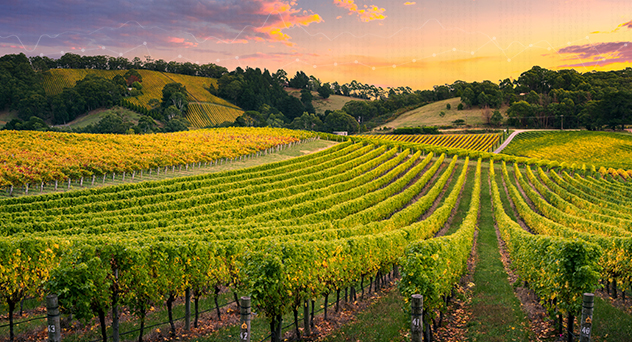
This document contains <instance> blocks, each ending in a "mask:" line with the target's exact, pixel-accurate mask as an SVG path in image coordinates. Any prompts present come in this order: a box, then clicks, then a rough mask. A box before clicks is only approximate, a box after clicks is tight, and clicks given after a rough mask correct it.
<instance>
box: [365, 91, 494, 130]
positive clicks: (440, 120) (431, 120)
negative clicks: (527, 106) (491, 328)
mask: <svg viewBox="0 0 632 342" xmlns="http://www.w3.org/2000/svg"><path fill="white" fill-rule="evenodd" d="M459 103H461V98H458V97H457V98H452V99H447V100H443V101H437V102H433V103H430V104H427V105H425V106H422V107H419V108H417V109H413V110H411V111H409V112H406V113H403V114H401V115H400V116H398V117H397V118H396V119H395V120H393V121H391V122H387V123H385V124H383V125H381V126H378V127H377V128H376V129H379V128H382V127H392V128H399V127H417V126H449V125H451V124H452V121H454V120H458V119H462V120H465V122H466V124H467V125H470V126H482V125H483V119H482V116H481V114H482V110H481V109H480V108H478V107H473V108H471V109H464V110H457V107H458V105H459ZM447 104H450V107H451V108H450V109H447V108H446V107H447V106H446V105H447ZM505 110H506V108H501V110H500V111H501V113H504V112H505ZM492 111H493V109H492ZM441 112H444V113H445V115H444V116H443V117H441V116H440V115H439V114H440V113H441Z"/></svg>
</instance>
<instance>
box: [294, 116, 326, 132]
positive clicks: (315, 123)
mask: <svg viewBox="0 0 632 342" xmlns="http://www.w3.org/2000/svg"><path fill="white" fill-rule="evenodd" d="M322 126H323V122H322V121H321V120H320V118H319V117H318V115H316V114H310V113H307V112H304V113H303V115H301V116H300V117H298V118H295V119H294V121H292V123H291V124H290V128H293V129H303V130H306V131H319V130H320V129H321V128H322Z"/></svg>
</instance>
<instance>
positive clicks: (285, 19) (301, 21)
mask: <svg viewBox="0 0 632 342" xmlns="http://www.w3.org/2000/svg"><path fill="white" fill-rule="evenodd" d="M258 1H259V2H260V4H261V7H260V9H259V11H258V14H262V15H266V14H273V15H276V16H277V17H278V19H279V20H277V21H273V22H266V24H265V25H264V26H262V27H259V28H257V29H255V31H256V32H259V33H263V34H265V35H266V36H267V40H268V41H273V42H282V43H284V44H286V45H289V46H291V45H294V43H292V42H290V38H291V37H290V35H288V34H286V33H284V32H283V30H286V29H289V28H292V27H295V26H309V25H310V24H312V23H320V22H322V21H323V18H321V17H320V15H318V14H314V13H312V12H308V11H303V10H302V9H299V8H294V7H295V6H296V1H289V2H287V1H281V0H274V1H269V0H258Z"/></svg>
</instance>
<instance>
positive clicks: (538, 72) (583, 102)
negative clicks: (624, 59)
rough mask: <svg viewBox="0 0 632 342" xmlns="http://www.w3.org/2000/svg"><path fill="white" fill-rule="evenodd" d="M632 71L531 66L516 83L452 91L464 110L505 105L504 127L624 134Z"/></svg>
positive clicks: (631, 109) (458, 86)
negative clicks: (605, 129)
mask: <svg viewBox="0 0 632 342" xmlns="http://www.w3.org/2000/svg"><path fill="white" fill-rule="evenodd" d="M631 86H632V68H629V67H628V68H626V69H623V70H615V71H591V72H587V73H579V72H577V71H576V70H572V69H565V70H557V71H555V70H548V69H545V68H542V67H539V66H534V67H532V68H531V69H530V70H527V71H525V72H523V73H522V74H521V75H520V77H518V79H516V80H511V79H509V78H506V79H504V80H501V81H499V83H498V84H496V83H493V82H491V81H483V82H480V83H479V82H472V83H466V82H463V81H456V82H455V83H454V84H452V85H451V88H452V90H451V91H453V92H454V93H456V94H457V96H459V97H460V98H461V105H462V106H464V107H467V108H472V107H474V106H478V107H479V108H483V109H484V108H497V109H499V108H500V107H501V106H502V105H508V106H509V108H508V109H507V111H506V118H505V119H506V122H505V123H506V124H507V125H509V126H514V127H529V128H582V127H584V128H587V129H589V130H598V129H603V128H610V129H616V128H621V129H623V128H624V126H625V125H629V124H632V91H630V87H631Z"/></svg>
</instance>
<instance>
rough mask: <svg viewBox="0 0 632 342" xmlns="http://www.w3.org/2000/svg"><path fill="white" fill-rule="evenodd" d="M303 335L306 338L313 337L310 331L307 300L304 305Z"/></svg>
mask: <svg viewBox="0 0 632 342" xmlns="http://www.w3.org/2000/svg"><path fill="white" fill-rule="evenodd" d="M303 334H305V336H309V335H311V332H310V331H309V300H306V301H305V304H304V305H303Z"/></svg>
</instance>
